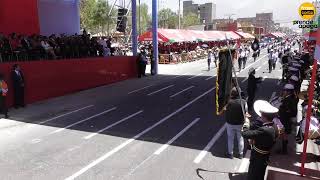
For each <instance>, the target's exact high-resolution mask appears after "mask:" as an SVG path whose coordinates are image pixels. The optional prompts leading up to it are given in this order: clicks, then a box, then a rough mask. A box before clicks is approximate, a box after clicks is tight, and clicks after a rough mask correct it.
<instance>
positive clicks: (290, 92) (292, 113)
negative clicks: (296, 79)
mask: <svg viewBox="0 0 320 180" xmlns="http://www.w3.org/2000/svg"><path fill="white" fill-rule="evenodd" d="M298 102H299V99H297V97H296V96H295V94H294V86H293V85H292V84H286V85H285V86H284V88H283V94H282V101H281V105H280V107H279V117H280V120H281V123H282V124H283V126H284V128H285V134H284V136H283V139H282V153H283V154H287V153H288V150H287V146H288V137H287V135H289V134H291V131H292V121H291V118H293V117H296V116H297V112H298V110H297V104H298Z"/></svg>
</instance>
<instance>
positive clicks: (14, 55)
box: [0, 33, 113, 61]
mask: <svg viewBox="0 0 320 180" xmlns="http://www.w3.org/2000/svg"><path fill="white" fill-rule="evenodd" d="M104 47H105V48H106V47H108V48H109V49H110V51H111V55H113V53H112V51H113V48H111V39H107V40H105V39H100V40H99V42H98V40H97V38H95V37H91V36H90V34H83V35H77V34H75V35H73V36H66V35H64V34H61V35H59V36H58V35H55V34H53V35H51V36H49V37H46V36H40V35H31V36H27V35H19V34H16V33H12V34H10V35H3V34H0V60H1V61H19V60H39V59H65V58H86V57H97V56H103V55H104V51H105V48H104Z"/></svg>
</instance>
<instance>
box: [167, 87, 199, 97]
mask: <svg viewBox="0 0 320 180" xmlns="http://www.w3.org/2000/svg"><path fill="white" fill-rule="evenodd" d="M192 88H194V86H190V87H188V88H186V89H184V90H182V91H180V92H177V93H176V94H174V95H172V96H170V98H173V97H176V96H178V95H179V94H181V93H183V92H185V91H188V90H189V89H192Z"/></svg>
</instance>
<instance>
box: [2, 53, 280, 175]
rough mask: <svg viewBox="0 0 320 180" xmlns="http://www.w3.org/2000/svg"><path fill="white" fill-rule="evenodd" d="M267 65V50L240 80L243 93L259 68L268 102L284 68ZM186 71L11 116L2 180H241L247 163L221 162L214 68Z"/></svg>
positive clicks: (195, 66) (5, 129)
mask: <svg viewBox="0 0 320 180" xmlns="http://www.w3.org/2000/svg"><path fill="white" fill-rule="evenodd" d="M266 62H267V58H266V52H265V51H262V54H261V56H260V58H259V59H258V60H257V61H256V62H255V63H254V62H253V60H252V59H250V60H249V61H248V63H247V67H246V69H245V70H243V71H241V72H240V73H238V76H239V78H238V80H239V82H240V83H241V86H242V87H243V90H245V86H246V84H247V81H246V77H247V76H248V69H249V68H250V67H254V68H257V76H262V77H264V78H265V80H264V82H263V83H262V84H261V85H260V87H259V91H258V95H257V96H258V98H259V99H265V100H269V99H270V98H271V96H275V95H276V94H277V93H278V91H279V90H280V88H281V85H280V83H278V82H279V81H278V80H279V79H280V77H281V70H280V67H279V65H278V67H277V69H276V70H275V71H274V72H273V73H272V74H269V73H267V63H266ZM169 66H170V65H169ZM184 67H185V68H184V69H179V70H177V72H176V73H175V74H174V75H172V74H171V75H165V74H162V75H158V76H156V77H151V76H149V77H147V78H143V79H132V80H128V81H124V82H120V83H116V84H112V85H109V86H104V87H99V88H95V89H91V90H87V91H83V92H79V93H75V94H72V95H68V96H65V97H59V98H55V99H51V100H48V101H44V102H40V103H36V104H33V105H30V106H28V107H27V108H26V109H21V110H13V111H11V112H10V113H11V115H12V117H11V118H10V120H6V119H1V120H0V177H1V178H0V179H5V180H7V179H10V180H24V179H26V180H29V179H32V180H38V179H39V180H44V179H46V180H51V179H52V180H56V179H65V180H71V179H84V180H88V179H99V180H109V179H115V180H150V179H152V180H180V179H181V180H193V179H195V180H197V179H201V178H203V179H210V180H212V179H217V180H225V179H226V180H227V179H243V178H244V177H245V173H244V174H243V173H238V172H240V171H245V169H246V167H247V165H248V159H246V158H245V159H243V160H240V159H233V160H231V159H226V158H225V157H224V154H225V152H226V149H227V147H226V131H225V120H224V118H223V117H218V116H216V115H215V75H216V69H215V68H213V69H212V70H211V71H207V65H206V61H205V60H202V61H198V62H194V63H190V64H184ZM236 69H237V68H236ZM247 158H248V157H247Z"/></svg>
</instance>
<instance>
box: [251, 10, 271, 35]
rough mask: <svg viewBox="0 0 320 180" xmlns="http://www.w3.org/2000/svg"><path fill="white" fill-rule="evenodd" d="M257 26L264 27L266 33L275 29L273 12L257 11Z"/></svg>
mask: <svg viewBox="0 0 320 180" xmlns="http://www.w3.org/2000/svg"><path fill="white" fill-rule="evenodd" d="M255 26H257V27H263V29H264V31H265V33H266V34H267V33H271V32H272V31H274V21H273V13H257V14H256V23H255Z"/></svg>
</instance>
